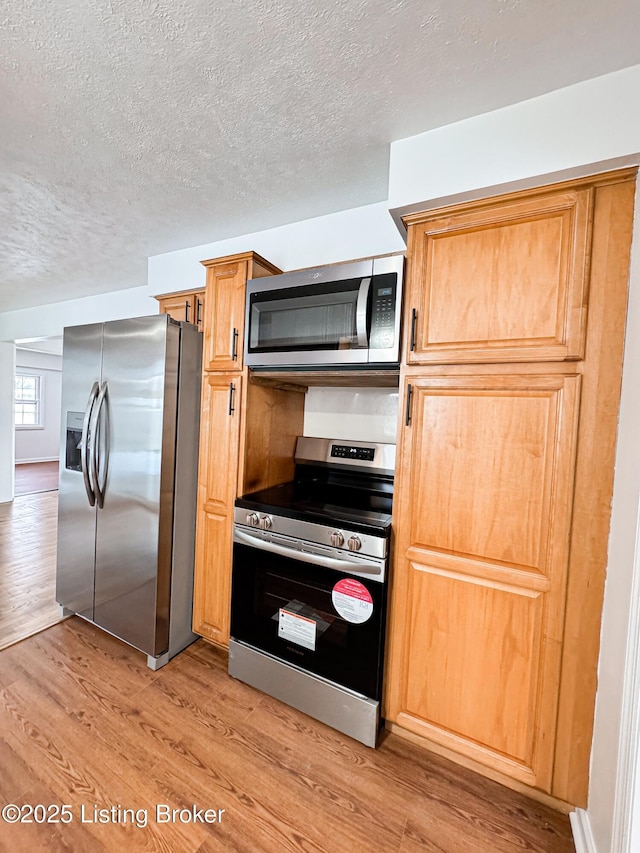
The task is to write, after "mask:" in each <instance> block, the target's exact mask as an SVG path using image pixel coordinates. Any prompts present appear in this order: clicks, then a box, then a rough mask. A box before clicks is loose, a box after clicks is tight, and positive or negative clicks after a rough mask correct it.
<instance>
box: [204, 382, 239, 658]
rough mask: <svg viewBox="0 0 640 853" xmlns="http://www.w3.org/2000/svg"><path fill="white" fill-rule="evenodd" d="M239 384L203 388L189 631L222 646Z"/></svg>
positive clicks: (235, 471)
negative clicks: (190, 629)
mask: <svg viewBox="0 0 640 853" xmlns="http://www.w3.org/2000/svg"><path fill="white" fill-rule="evenodd" d="M241 382H242V377H241V376H239V375H237V374H217V373H211V374H205V376H204V377H203V383H202V415H201V427H200V462H199V469H198V510H197V512H198V516H197V526H196V558H195V578H194V602H193V630H194V631H195V632H196V633H197V634H201V635H202V636H204V637H207V638H208V639H210V640H213V641H214V642H216V643H218V644H220V645H226V644H227V643H228V641H229V607H230V596H231V563H232V528H233V510H234V501H235V497H236V488H237V479H238V447H239V441H240V400H241V391H242V388H241Z"/></svg>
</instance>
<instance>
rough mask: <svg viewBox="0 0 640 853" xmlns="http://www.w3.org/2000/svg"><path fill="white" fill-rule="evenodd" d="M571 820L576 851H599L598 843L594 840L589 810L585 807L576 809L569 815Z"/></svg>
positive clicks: (593, 852)
mask: <svg viewBox="0 0 640 853" xmlns="http://www.w3.org/2000/svg"><path fill="white" fill-rule="evenodd" d="M569 820H570V821H571V831H572V833H573V843H574V845H575V848H576V853H598V851H597V849H596V843H595V841H594V840H593V833H592V832H591V824H590V823H589V814H588V812H586V811H585V810H584V809H576V810H575V811H574V812H571V814H570V815H569Z"/></svg>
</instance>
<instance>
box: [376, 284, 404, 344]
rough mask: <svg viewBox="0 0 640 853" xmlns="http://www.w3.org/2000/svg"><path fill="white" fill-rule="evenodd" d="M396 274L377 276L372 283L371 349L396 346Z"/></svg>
mask: <svg viewBox="0 0 640 853" xmlns="http://www.w3.org/2000/svg"><path fill="white" fill-rule="evenodd" d="M397 286H398V282H397V277H396V275H395V273H386V274H385V275H376V276H374V277H373V281H372V282H371V332H370V338H369V346H370V348H371V349H387V348H388V347H392V346H393V345H394V344H395V335H394V327H395V321H396V288H397Z"/></svg>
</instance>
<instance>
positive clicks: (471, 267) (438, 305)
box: [407, 189, 593, 364]
mask: <svg viewBox="0 0 640 853" xmlns="http://www.w3.org/2000/svg"><path fill="white" fill-rule="evenodd" d="M592 206H593V202H592V190H590V189H585V190H579V191H573V192H570V191H564V192H554V193H548V194H545V195H542V196H539V197H535V198H532V199H527V200H519V201H515V202H514V201H511V202H504V201H503V202H500V201H499V200H498V201H497V202H494V203H492V204H491V205H487V206H486V207H482V208H481V209H479V210H478V209H473V210H468V211H464V212H458V213H452V214H449V215H447V216H442V215H440V216H439V217H438V216H433V217H428V218H427V219H426V221H424V220H423V221H420V222H413V224H411V225H410V228H409V232H410V234H409V241H410V245H409V257H411V259H412V260H411V265H410V287H409V300H408V301H409V303H410V306H409V310H411V309H415V311H416V312H417V318H416V324H415V329H414V332H415V335H414V337H415V344H416V345H415V348H414V350H413V351H409V352H408V356H407V360H408V362H409V363H410V364H419V363H425V362H463V361H468V362H474V361H514V360H520V361H528V360H540V361H542V360H564V359H576V358H581V357H582V356H583V354H584V336H585V328H586V296H587V275H588V263H587V257H588V250H589V241H590V233H591V210H592Z"/></svg>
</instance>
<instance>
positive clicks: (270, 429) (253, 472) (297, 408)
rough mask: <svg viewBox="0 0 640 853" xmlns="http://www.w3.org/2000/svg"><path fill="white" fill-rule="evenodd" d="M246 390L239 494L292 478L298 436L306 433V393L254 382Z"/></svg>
mask: <svg viewBox="0 0 640 853" xmlns="http://www.w3.org/2000/svg"><path fill="white" fill-rule="evenodd" d="M245 391H246V398H245V403H244V411H245V412H246V419H245V428H244V430H243V435H242V438H243V444H242V446H241V448H240V457H241V459H242V466H243V467H242V474H241V477H240V488H239V491H240V493H247V492H255V491H257V490H258V489H267V488H269V487H270V486H277V485H279V484H280V483H286V482H287V481H289V480H292V479H293V476H294V467H295V459H294V454H295V449H296V439H297V437H298V436H299V435H302V434H303V432H304V401H305V396H304V394H301V393H300V392H298V391H284V390H280V389H277V388H272V387H266V386H262V385H258V384H254V383H253V382H247V383H246V384H245Z"/></svg>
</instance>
